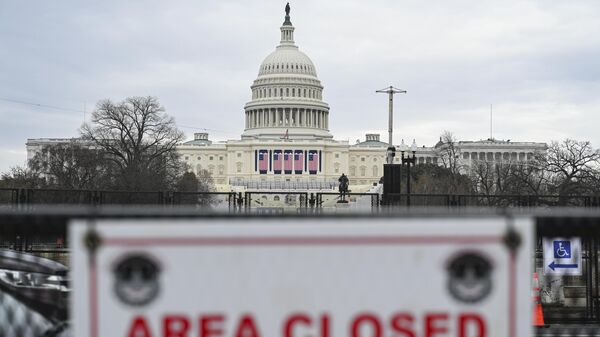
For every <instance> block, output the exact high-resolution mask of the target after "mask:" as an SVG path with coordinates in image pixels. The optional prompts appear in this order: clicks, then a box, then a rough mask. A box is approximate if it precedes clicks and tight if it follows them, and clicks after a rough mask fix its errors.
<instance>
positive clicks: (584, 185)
mask: <svg viewBox="0 0 600 337" xmlns="http://www.w3.org/2000/svg"><path fill="white" fill-rule="evenodd" d="M599 160H600V152H598V150H595V149H593V148H592V145H591V144H590V142H589V141H576V140H573V139H565V140H563V141H562V142H556V141H553V142H551V143H550V146H549V147H548V150H547V153H546V155H544V156H540V157H539V164H540V166H541V167H542V168H543V169H544V170H546V171H548V172H549V173H550V177H549V178H548V184H549V188H550V189H551V190H553V191H554V192H555V193H556V194H558V195H560V196H566V195H574V194H585V193H589V192H591V190H590V187H591V186H593V184H590V183H591V182H593V181H594V177H597V176H598V161H599Z"/></svg>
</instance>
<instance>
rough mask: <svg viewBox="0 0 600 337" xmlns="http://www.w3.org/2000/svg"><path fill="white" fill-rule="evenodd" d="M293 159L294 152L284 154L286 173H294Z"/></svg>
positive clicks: (288, 151) (289, 151)
mask: <svg viewBox="0 0 600 337" xmlns="http://www.w3.org/2000/svg"><path fill="white" fill-rule="evenodd" d="M292 167H293V158H292V151H291V150H286V151H285V152H284V154H283V169H284V170H285V172H286V173H292Z"/></svg>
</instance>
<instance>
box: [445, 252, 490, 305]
mask: <svg viewBox="0 0 600 337" xmlns="http://www.w3.org/2000/svg"><path fill="white" fill-rule="evenodd" d="M491 275H492V264H491V263H490V262H489V261H488V259H487V258H485V257H484V256H482V255H481V254H478V253H473V252H468V253H462V254H460V255H458V256H454V257H453V258H452V259H451V260H450V263H449V264H448V290H449V292H450V294H451V295H452V297H454V299H456V300H458V301H460V302H464V303H476V302H479V301H481V300H483V299H484V298H486V297H487V296H488V295H489V294H490V292H491V291H492V278H491Z"/></svg>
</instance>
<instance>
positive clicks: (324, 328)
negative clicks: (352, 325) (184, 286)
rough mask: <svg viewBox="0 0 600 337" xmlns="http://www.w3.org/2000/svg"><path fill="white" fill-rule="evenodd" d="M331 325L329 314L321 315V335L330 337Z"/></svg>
mask: <svg viewBox="0 0 600 337" xmlns="http://www.w3.org/2000/svg"><path fill="white" fill-rule="evenodd" d="M330 331H331V329H330V327H329V315H328V314H323V315H322V316H321V337H329V335H330Z"/></svg>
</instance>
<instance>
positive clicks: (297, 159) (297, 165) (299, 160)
mask: <svg viewBox="0 0 600 337" xmlns="http://www.w3.org/2000/svg"><path fill="white" fill-rule="evenodd" d="M303 164H304V155H303V154H302V150H296V151H295V152H294V171H295V172H296V173H298V174H300V173H302V169H303V166H304V165H303Z"/></svg>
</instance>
